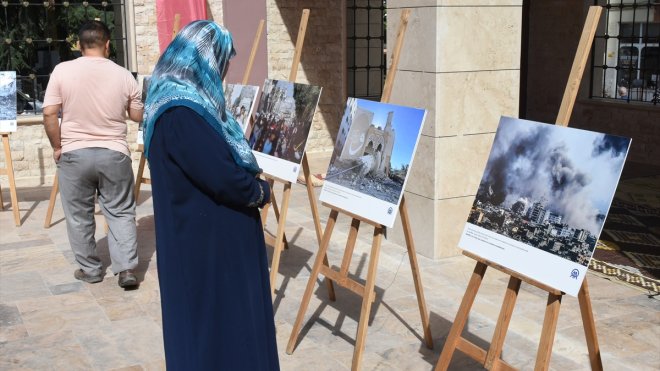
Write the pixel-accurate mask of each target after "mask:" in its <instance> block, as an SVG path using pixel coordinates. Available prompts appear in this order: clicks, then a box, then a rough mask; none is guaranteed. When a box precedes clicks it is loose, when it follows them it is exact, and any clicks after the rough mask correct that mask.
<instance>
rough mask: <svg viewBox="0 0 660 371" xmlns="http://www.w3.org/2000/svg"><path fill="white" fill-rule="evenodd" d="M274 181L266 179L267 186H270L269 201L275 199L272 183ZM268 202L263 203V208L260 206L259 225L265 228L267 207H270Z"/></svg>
mask: <svg viewBox="0 0 660 371" xmlns="http://www.w3.org/2000/svg"><path fill="white" fill-rule="evenodd" d="M274 183H275V181H273V180H272V179H268V186H269V187H270V199H271V202H272V200H274V199H275V193H273V184H274ZM270 204H271V203H270V202H269V203H267V204H265V205H264V207H263V208H261V226H262V227H263V228H264V229H265V228H266V220H268V208H269V207H270Z"/></svg>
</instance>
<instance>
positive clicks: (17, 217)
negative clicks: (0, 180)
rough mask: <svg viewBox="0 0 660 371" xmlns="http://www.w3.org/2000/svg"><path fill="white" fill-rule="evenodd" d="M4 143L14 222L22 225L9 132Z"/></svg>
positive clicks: (4, 135) (3, 138) (4, 137)
mask: <svg viewBox="0 0 660 371" xmlns="http://www.w3.org/2000/svg"><path fill="white" fill-rule="evenodd" d="M2 145H3V147H4V148H5V165H6V166H7V179H9V198H11V211H12V213H13V214H14V223H15V224H16V226H17V227H20V226H21V212H20V209H19V208H18V195H17V194H16V180H15V178H14V163H13V162H12V159H11V148H10V147H9V134H2Z"/></svg>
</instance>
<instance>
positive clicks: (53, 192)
mask: <svg viewBox="0 0 660 371" xmlns="http://www.w3.org/2000/svg"><path fill="white" fill-rule="evenodd" d="M59 190H60V181H59V178H58V175H57V172H55V176H54V177H53V188H51V190H50V199H49V200H48V210H46V220H45V221H44V228H50V224H51V223H52V221H53V210H54V209H55V200H56V199H57V192H59Z"/></svg>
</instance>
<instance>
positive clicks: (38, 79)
mask: <svg viewBox="0 0 660 371" xmlns="http://www.w3.org/2000/svg"><path fill="white" fill-rule="evenodd" d="M92 19H96V20H100V21H102V22H104V23H105V24H106V25H107V26H108V28H109V29H110V32H111V41H110V59H112V60H113V61H115V62H116V63H117V64H119V65H122V66H127V65H128V55H127V53H126V50H127V38H126V32H125V29H124V28H125V27H124V25H125V24H126V11H125V4H124V1H123V0H121V1H111V0H109V1H100V0H96V1H94V0H91V1H80V0H71V1H61V0H29V1H16V0H14V1H1V2H0V34H1V35H0V45H1V46H0V70H4V71H16V88H17V89H16V94H17V97H16V98H17V99H16V102H17V103H16V112H17V113H18V114H41V104H42V101H43V97H44V93H45V90H46V86H47V85H48V79H49V77H50V73H51V72H52V71H53V68H54V67H55V65H57V64H58V63H59V62H62V61H67V60H71V59H75V58H77V57H78V56H80V52H79V51H78V50H76V42H77V38H78V36H77V35H78V29H79V28H80V26H81V25H82V24H83V23H84V22H85V21H86V20H92Z"/></svg>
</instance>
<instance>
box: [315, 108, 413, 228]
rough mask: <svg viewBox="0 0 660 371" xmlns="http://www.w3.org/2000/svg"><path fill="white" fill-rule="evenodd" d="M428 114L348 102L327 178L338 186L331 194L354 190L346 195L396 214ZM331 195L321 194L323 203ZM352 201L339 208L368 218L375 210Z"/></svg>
mask: <svg viewBox="0 0 660 371" xmlns="http://www.w3.org/2000/svg"><path fill="white" fill-rule="evenodd" d="M425 115H426V111H425V110H422V109H416V108H410V107H404V106H397V105H393V104H387V103H379V102H374V101H369V100H363V99H356V98H349V99H348V102H347V104H346V111H345V113H344V116H343V118H342V121H341V124H340V127H339V132H338V134H337V140H336V142H335V147H334V151H333V153H332V156H331V158H330V165H329V166H328V171H327V174H326V184H328V186H329V187H331V188H334V190H333V191H332V192H330V193H333V194H335V193H336V192H337V189H336V186H340V187H343V188H345V189H346V190H350V191H352V192H347V193H346V194H344V195H343V196H342V197H349V195H351V194H355V193H356V192H357V193H359V194H361V196H359V197H358V198H360V199H366V200H367V201H368V200H377V201H379V202H381V203H384V205H387V207H386V208H385V209H384V210H385V211H386V213H387V214H388V215H396V214H395V213H393V209H396V208H397V207H398V205H399V201H400V200H401V195H402V194H403V189H404V186H405V183H406V179H407V178H408V174H409V169H410V165H411V163H412V159H413V157H414V155H415V149H416V147H417V142H418V140H419V135H420V133H421V130H422V124H423V122H424V117H425ZM323 190H324V191H326V186H325V185H324V189H323ZM327 195H328V192H323V191H322V193H321V200H322V201H326V199H324V196H327ZM363 196H367V198H364V197H363ZM331 198H332V197H331ZM349 199H351V198H350V197H349ZM353 201H356V200H354V199H352V201H349V202H346V203H345V204H344V203H343V202H342V205H336V206H338V207H342V208H344V209H346V210H348V211H351V212H354V213H356V214H358V215H362V216H365V217H367V215H365V213H368V214H370V213H372V212H373V211H374V209H373V208H371V207H369V206H368V205H369V202H367V203H365V204H363V203H361V202H353ZM332 202H333V201H329V203H332ZM372 206H373V205H372ZM365 209H366V210H365ZM376 210H377V208H376ZM372 218H373V215H372ZM370 219H371V218H370ZM388 219H392V220H393V218H388ZM371 220H376V221H379V220H377V219H371Z"/></svg>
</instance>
